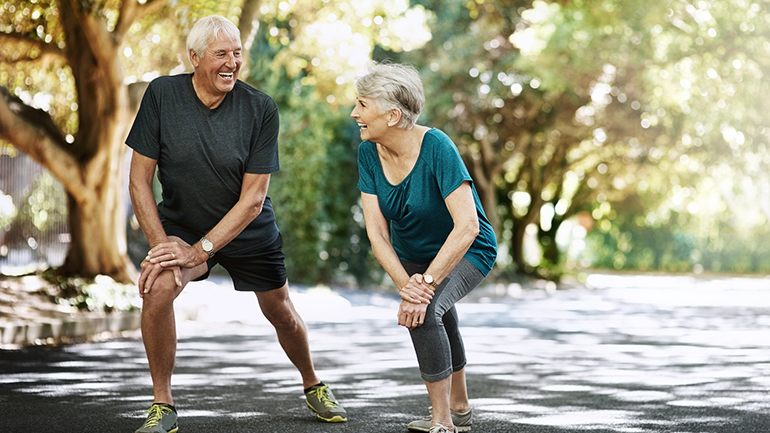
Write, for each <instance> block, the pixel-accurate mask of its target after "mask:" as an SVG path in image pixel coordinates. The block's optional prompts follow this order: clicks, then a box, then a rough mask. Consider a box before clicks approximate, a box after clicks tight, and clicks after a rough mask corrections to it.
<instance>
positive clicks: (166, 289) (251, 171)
mask: <svg viewBox="0 0 770 433" xmlns="http://www.w3.org/2000/svg"><path fill="white" fill-rule="evenodd" d="M187 49H188V52H189V55H190V61H191V62H192V65H193V67H194V68H195V69H194V72H193V73H192V74H183V75H177V76H169V77H160V78H158V79H156V80H154V81H153V82H152V83H150V85H149V87H148V88H147V91H146V92H145V95H144V98H143V100H142V104H141V107H140V109H139V113H138V114H137V117H136V120H135V122H134V125H133V126H132V128H131V132H130V133H129V135H128V138H127V140H126V144H128V146H130V147H131V148H132V149H133V157H132V160H131V170H130V184H129V190H130V194H131V200H132V202H133V206H134V211H135V212H136V216H137V219H138V220H139V224H140V226H141V227H142V231H144V234H145V236H146V237H147V239H148V241H149V243H150V246H151V249H150V251H149V252H148V254H147V257H146V258H145V260H144V261H143V262H142V265H141V267H142V269H141V274H140V277H139V281H138V288H139V293H140V295H141V296H142V298H143V307H142V337H143V340H144V346H145V350H146V352H147V359H148V361H149V366H150V375H151V377H152V383H153V391H154V404H153V405H152V407H151V408H150V410H149V415H148V417H147V420H146V422H145V423H144V425H143V426H142V427H141V428H140V429H138V430H137V431H136V433H149V432H154V433H173V432H176V431H177V430H178V427H177V412H176V408H175V407H174V399H173V397H172V395H171V374H172V371H173V368H174V361H175V354H176V329H175V319H174V300H175V299H176V297H177V296H178V295H179V294H180V293H181V291H182V289H183V288H184V287H185V285H186V284H187V283H189V282H190V281H194V280H202V279H204V278H206V277H207V276H208V274H209V271H210V270H211V268H212V267H213V266H214V265H215V264H217V263H219V264H220V265H222V267H224V268H225V269H226V270H227V272H228V273H229V274H230V276H231V278H232V280H233V284H234V286H235V289H236V290H238V291H248V292H254V293H255V294H256V296H257V300H258V301H259V306H260V308H261V310H262V312H263V314H264V315H265V317H266V318H267V319H268V320H269V321H270V323H271V324H272V325H273V326H274V327H275V329H276V333H277V335H278V340H279V342H280V344H281V346H282V348H283V350H284V351H285V352H286V354H287V356H288V357H289V359H290V360H291V362H292V363H293V364H294V365H295V367H296V368H297V370H298V371H299V373H300V374H301V376H302V382H303V387H304V388H305V396H306V400H307V404H308V406H309V407H310V409H312V410H313V411H314V412H315V413H316V415H317V417H318V419H320V420H323V421H327V422H345V421H347V414H346V412H345V410H344V409H343V408H342V407H341V406H340V405H339V404H338V403H337V401H336V400H335V398H334V395H333V394H332V392H331V390H330V389H329V387H328V385H326V384H324V383H323V382H321V381H320V380H319V379H318V377H317V376H316V374H315V369H314V366H313V361H312V359H311V357H310V350H309V345H308V338H307V330H306V328H305V324H304V322H303V321H302V319H301V318H300V316H299V315H298V314H297V312H296V310H295V309H294V306H293V304H292V302H291V299H290V298H289V287H288V282H287V280H286V269H285V267H284V256H283V253H282V251H281V248H282V245H283V243H282V240H281V235H280V233H279V232H278V228H277V226H276V223H275V216H274V214H273V207H272V204H271V202H270V197H268V195H267V190H268V185H269V181H270V174H271V173H273V172H275V171H278V169H279V166H278V144H277V137H278V107H277V105H276V103H275V102H274V101H273V100H272V99H271V98H270V97H269V96H267V95H266V94H264V93H262V92H260V91H259V90H256V89H254V88H253V87H251V86H249V85H247V84H245V83H243V82H241V81H238V79H237V78H238V70H239V69H240V67H241V63H242V59H241V41H240V33H239V31H238V29H237V27H236V26H235V25H234V24H233V23H231V22H230V21H229V20H227V19H226V18H224V17H221V16H216V15H214V16H209V17H205V18H202V19H200V20H199V21H198V22H197V23H196V24H195V25H194V26H193V28H192V30H191V31H190V34H189V37H188V39H187ZM156 167H157V169H158V177H159V179H160V182H161V185H162V187H163V195H162V200H161V202H160V203H158V204H156V202H155V197H154V195H153V190H152V182H153V177H154V175H155V169H156Z"/></svg>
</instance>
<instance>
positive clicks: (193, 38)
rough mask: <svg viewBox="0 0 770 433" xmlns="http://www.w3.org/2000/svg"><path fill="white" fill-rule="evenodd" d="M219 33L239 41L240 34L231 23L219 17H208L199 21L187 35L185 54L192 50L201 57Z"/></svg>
mask: <svg viewBox="0 0 770 433" xmlns="http://www.w3.org/2000/svg"><path fill="white" fill-rule="evenodd" d="M220 32H222V33H223V34H224V36H226V37H228V38H230V39H233V40H236V41H240V40H241V32H240V30H238V27H236V26H235V24H233V22H232V21H230V20H228V19H227V18H225V17H223V16H221V15H209V16H207V17H203V18H201V19H199V20H198V21H197V22H196V23H195V25H194V26H193V28H192V29H191V30H190V34H189V35H187V52H188V53H189V52H190V50H192V51H195V54H197V55H198V56H199V57H203V55H204V53H205V52H206V48H208V47H209V45H210V44H211V43H212V42H214V41H216V40H217V38H218V37H219V33H220Z"/></svg>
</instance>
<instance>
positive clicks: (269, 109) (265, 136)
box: [246, 98, 280, 174]
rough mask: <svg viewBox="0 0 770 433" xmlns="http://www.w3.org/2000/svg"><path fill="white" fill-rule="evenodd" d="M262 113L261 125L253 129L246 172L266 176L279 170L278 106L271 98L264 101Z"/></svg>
mask: <svg viewBox="0 0 770 433" xmlns="http://www.w3.org/2000/svg"><path fill="white" fill-rule="evenodd" d="M259 112H261V113H262V116H261V124H260V125H259V126H258V127H257V128H255V130H256V131H258V133H257V134H255V135H256V136H255V137H252V145H251V152H250V155H249V161H248V163H247V165H246V172H247V173H253V174H268V173H274V172H276V171H278V170H279V168H280V167H279V164H278V131H279V129H280V119H279V114H278V105H277V104H276V103H275V101H273V99H272V98H268V99H266V103H265V104H264V107H263V109H262V110H260V111H259Z"/></svg>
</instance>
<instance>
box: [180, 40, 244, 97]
mask: <svg viewBox="0 0 770 433" xmlns="http://www.w3.org/2000/svg"><path fill="white" fill-rule="evenodd" d="M191 60H192V63H193V66H194V67H195V74H196V75H199V76H198V79H199V81H198V82H199V83H201V84H203V85H204V87H205V91H206V92H207V93H209V94H211V95H212V96H221V97H223V96H224V95H225V94H226V93H227V92H229V91H231V90H233V87H234V86H235V81H236V80H237V79H238V71H239V70H240V69H241V64H242V63H243V58H242V57H241V42H240V41H239V40H233V39H230V38H229V37H227V36H226V35H225V34H224V33H222V32H220V33H219V35H218V37H217V39H216V40H214V41H212V42H211V43H210V44H209V46H208V48H206V51H205V52H204V54H203V56H202V57H201V56H198V55H196V54H195V53H193V55H192V56H191Z"/></svg>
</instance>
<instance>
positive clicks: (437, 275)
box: [420, 181, 479, 283]
mask: <svg viewBox="0 0 770 433" xmlns="http://www.w3.org/2000/svg"><path fill="white" fill-rule="evenodd" d="M444 202H445V203H446V205H447V209H449V213H450V215H452V221H454V228H453V229H452V231H451V232H450V233H449V236H448V237H447V239H446V241H445V242H444V245H443V246H442V247H441V249H440V250H439V252H438V254H437V255H436V258H435V259H433V262H431V264H430V266H429V267H428V269H427V270H426V271H425V273H426V274H429V275H430V276H432V277H433V279H434V280H435V281H436V282H439V283H440V282H441V281H443V279H444V278H446V276H447V275H449V273H450V272H451V271H452V269H454V267H455V266H457V264H458V263H460V260H461V259H462V258H463V256H464V255H465V253H466V252H468V249H469V248H470V247H471V245H473V241H474V240H475V239H476V236H478V234H479V219H478V214H477V213H476V203H475V201H474V200H473V190H472V189H471V185H470V182H468V181H465V182H463V183H462V184H461V185H460V186H459V187H458V188H457V189H456V190H454V191H452V192H451V193H450V194H449V195H448V196H447V198H446V199H445V200H444ZM421 278H422V276H420V282H422V279H421Z"/></svg>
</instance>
